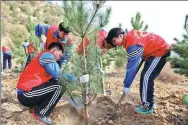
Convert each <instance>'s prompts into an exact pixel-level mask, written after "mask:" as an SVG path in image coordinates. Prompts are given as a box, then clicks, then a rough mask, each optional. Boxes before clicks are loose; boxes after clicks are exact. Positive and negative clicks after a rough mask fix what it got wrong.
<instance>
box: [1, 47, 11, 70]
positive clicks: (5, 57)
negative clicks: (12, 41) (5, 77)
mask: <svg viewBox="0 0 188 125" xmlns="http://www.w3.org/2000/svg"><path fill="white" fill-rule="evenodd" d="M2 52H3V70H4V69H6V68H7V62H8V67H9V69H11V68H12V53H11V51H10V49H9V48H8V47H6V46H2Z"/></svg>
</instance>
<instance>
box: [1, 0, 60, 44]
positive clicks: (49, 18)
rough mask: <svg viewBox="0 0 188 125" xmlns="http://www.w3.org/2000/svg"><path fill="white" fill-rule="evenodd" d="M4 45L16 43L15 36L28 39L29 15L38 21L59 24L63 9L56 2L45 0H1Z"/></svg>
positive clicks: (34, 20)
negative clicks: (44, 0) (46, 0)
mask: <svg viewBox="0 0 188 125" xmlns="http://www.w3.org/2000/svg"><path fill="white" fill-rule="evenodd" d="M1 14H2V15H1V24H2V39H1V41H2V45H8V46H11V45H13V44H16V43H15V41H14V36H15V35H18V36H19V37H20V40H25V39H28V38H29V36H30V34H29V31H28V28H27V25H28V23H29V17H31V20H32V21H33V22H34V23H35V24H37V23H47V24H48V23H49V24H58V23H59V22H60V21H62V19H63V18H62V9H61V7H60V6H58V5H57V4H54V3H51V2H50V3H49V2H43V1H1Z"/></svg>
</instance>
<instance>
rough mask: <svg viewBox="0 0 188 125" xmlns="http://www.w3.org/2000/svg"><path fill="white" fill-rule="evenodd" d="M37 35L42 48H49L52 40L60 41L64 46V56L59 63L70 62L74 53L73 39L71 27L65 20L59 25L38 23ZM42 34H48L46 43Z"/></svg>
mask: <svg viewBox="0 0 188 125" xmlns="http://www.w3.org/2000/svg"><path fill="white" fill-rule="evenodd" d="M35 35H36V36H37V37H38V39H39V41H40V47H41V48H42V49H47V48H48V46H49V45H50V43H52V42H60V43H61V44H62V45H63V47H64V56H63V57H62V58H61V59H60V60H59V61H58V64H59V65H60V66H62V65H65V64H67V63H68V61H69V60H70V58H71V54H72V47H73V41H72V36H71V34H70V29H69V27H68V26H66V25H65V24H64V22H61V23H59V26H56V25H48V24H37V25H36V27H35ZM41 35H45V36H46V42H45V43H44V42H43V40H42V38H41ZM62 67H63V66H62Z"/></svg>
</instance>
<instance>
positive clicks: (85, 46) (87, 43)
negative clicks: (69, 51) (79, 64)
mask: <svg viewBox="0 0 188 125" xmlns="http://www.w3.org/2000/svg"><path fill="white" fill-rule="evenodd" d="M83 44H84V48H85V51H86V53H88V50H87V46H88V45H89V39H88V38H87V37H85V38H84V39H83ZM83 44H82V42H80V44H79V45H78V49H77V52H78V54H80V55H83Z"/></svg>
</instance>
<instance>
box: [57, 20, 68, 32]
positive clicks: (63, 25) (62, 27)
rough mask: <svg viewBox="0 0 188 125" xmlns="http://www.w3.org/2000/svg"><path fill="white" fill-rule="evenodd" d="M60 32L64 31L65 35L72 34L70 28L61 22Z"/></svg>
mask: <svg viewBox="0 0 188 125" xmlns="http://www.w3.org/2000/svg"><path fill="white" fill-rule="evenodd" d="M59 30H60V31H63V32H64V33H70V28H69V27H68V26H66V25H65V24H64V22H61V23H60V24H59Z"/></svg>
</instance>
